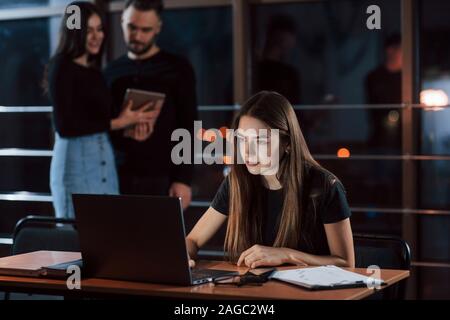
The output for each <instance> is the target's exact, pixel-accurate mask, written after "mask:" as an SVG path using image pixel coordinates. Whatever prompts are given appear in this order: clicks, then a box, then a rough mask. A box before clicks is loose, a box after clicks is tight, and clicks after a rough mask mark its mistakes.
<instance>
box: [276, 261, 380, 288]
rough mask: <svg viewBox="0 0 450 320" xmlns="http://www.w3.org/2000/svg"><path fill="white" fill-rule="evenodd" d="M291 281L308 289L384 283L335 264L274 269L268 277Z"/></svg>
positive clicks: (354, 286)
mask: <svg viewBox="0 0 450 320" xmlns="http://www.w3.org/2000/svg"><path fill="white" fill-rule="evenodd" d="M270 278H271V279H276V280H280V281H284V282H288V283H292V284H295V285H298V286H301V287H304V288H307V289H310V290H323V289H340V288H356V287H365V286H368V285H369V284H370V285H371V286H372V287H373V286H375V285H384V284H385V283H384V281H383V280H380V279H375V278H373V277H366V276H363V275H360V274H358V273H355V272H350V271H347V270H344V269H341V268H339V267H336V266H322V267H313V268H301V269H292V270H284V271H276V272H274V273H273V274H272V276H271V277H270Z"/></svg>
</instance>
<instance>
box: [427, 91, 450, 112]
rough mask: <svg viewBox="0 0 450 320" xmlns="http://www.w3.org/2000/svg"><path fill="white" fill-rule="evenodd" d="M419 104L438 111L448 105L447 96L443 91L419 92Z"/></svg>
mask: <svg viewBox="0 0 450 320" xmlns="http://www.w3.org/2000/svg"><path fill="white" fill-rule="evenodd" d="M420 103H421V104H423V105H424V106H427V107H434V108H432V109H431V110H440V109H441V108H439V107H443V106H446V105H448V96H447V94H446V93H445V92H444V91H443V90H435V89H426V90H423V91H421V92H420Z"/></svg>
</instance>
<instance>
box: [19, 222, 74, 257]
mask: <svg viewBox="0 0 450 320" xmlns="http://www.w3.org/2000/svg"><path fill="white" fill-rule="evenodd" d="M38 250H53V251H80V245H79V240H78V232H77V230H76V229H75V220H73V219H62V218H54V217H43V216H27V217H25V218H23V219H21V220H19V222H17V224H16V227H15V228H14V233H13V245H12V248H11V251H12V254H21V253H27V252H32V251H38Z"/></svg>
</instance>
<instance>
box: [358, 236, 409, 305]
mask: <svg viewBox="0 0 450 320" xmlns="http://www.w3.org/2000/svg"><path fill="white" fill-rule="evenodd" d="M353 241H354V246H355V266H356V267H357V268H367V267H369V266H371V265H376V266H379V267H380V268H381V269H402V270H410V268H411V251H410V248H409V245H408V243H407V242H406V241H404V240H403V239H401V238H398V237H394V236H383V235H369V234H354V235H353ZM405 295H406V280H404V281H401V282H399V283H397V284H395V285H392V286H390V287H389V288H386V289H385V290H382V291H380V292H378V293H377V294H376V295H374V298H375V299H383V300H386V299H388V300H392V299H394V300H399V299H404V298H405Z"/></svg>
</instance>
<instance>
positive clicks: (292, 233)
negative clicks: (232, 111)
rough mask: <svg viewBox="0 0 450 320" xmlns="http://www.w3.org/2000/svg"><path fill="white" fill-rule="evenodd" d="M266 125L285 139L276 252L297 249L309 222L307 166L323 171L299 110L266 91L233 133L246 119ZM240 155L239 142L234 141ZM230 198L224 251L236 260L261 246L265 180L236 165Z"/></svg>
mask: <svg viewBox="0 0 450 320" xmlns="http://www.w3.org/2000/svg"><path fill="white" fill-rule="evenodd" d="M244 115H245V116H250V117H253V118H256V119H258V120H260V121H262V122H264V123H265V124H266V125H267V126H268V127H270V128H271V129H278V130H279V136H280V157H279V159H280V164H279V170H278V173H277V178H278V180H279V181H280V183H281V185H282V190H283V208H282V213H281V219H280V224H279V228H278V233H277V236H276V238H275V242H274V244H273V245H274V246H275V247H290V248H296V247H297V246H298V244H299V241H300V237H301V227H302V223H303V220H304V219H305V218H309V217H304V214H303V213H304V211H303V207H302V193H303V182H304V181H303V180H304V172H305V165H307V164H309V165H311V166H316V167H320V165H319V164H318V163H317V162H316V161H315V160H314V159H313V157H312V156H311V153H310V152H309V149H308V146H307V145H306V141H305V138H304V137H303V134H302V131H301V129H300V125H299V123H298V121H297V117H296V114H295V111H294V108H293V107H292V105H291V104H290V103H289V101H288V100H287V99H286V98H285V97H283V96H282V95H280V94H278V93H276V92H269V91H262V92H259V93H257V94H256V95H254V96H253V97H251V98H250V99H249V100H248V101H247V102H245V104H244V105H243V106H242V108H241V109H240V111H239V113H238V114H237V115H236V117H235V119H234V121H233V125H232V128H233V129H234V130H236V129H237V128H238V126H239V121H240V119H241V117H242V116H244ZM234 140H235V141H234V145H235V148H234V150H236V149H237V148H236V144H237V141H236V139H234ZM229 182H230V197H229V202H230V203H229V208H230V210H229V217H228V227H227V233H226V237H225V252H228V258H229V259H230V260H231V261H234V262H235V261H236V260H237V259H238V258H239V256H240V254H241V253H242V252H243V251H244V250H246V249H248V248H249V247H251V246H252V245H253V244H257V243H261V241H262V230H261V229H262V227H261V226H262V214H261V212H262V209H263V208H262V202H263V201H262V200H263V199H262V194H263V188H264V186H263V182H262V177H261V176H258V175H253V174H251V173H250V172H248V170H247V168H246V166H245V164H238V163H237V162H236V161H234V163H233V164H232V166H231V171H230V174H229Z"/></svg>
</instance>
